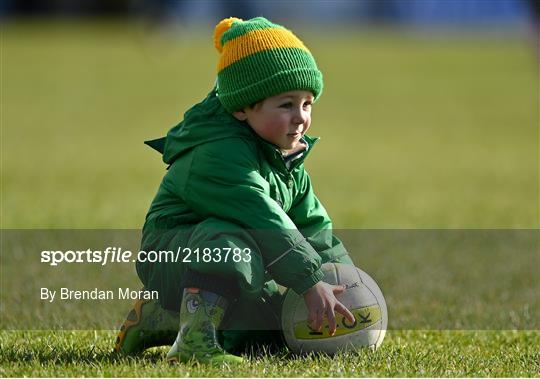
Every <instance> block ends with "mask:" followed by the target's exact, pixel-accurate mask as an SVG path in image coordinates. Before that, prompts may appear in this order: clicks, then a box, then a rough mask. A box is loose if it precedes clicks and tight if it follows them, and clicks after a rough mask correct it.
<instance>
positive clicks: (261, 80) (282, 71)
mask: <svg viewBox="0 0 540 379" xmlns="http://www.w3.org/2000/svg"><path fill="white" fill-rule="evenodd" d="M214 45H215V47H216V49H217V50H218V51H219V53H220V57H219V62H218V67H217V71H218V75H217V95H218V98H219V100H220V101H221V104H222V105H223V107H224V108H225V109H226V110H227V111H228V112H230V113H232V112H235V111H237V110H240V109H242V108H243V107H245V106H248V105H251V104H254V103H256V102H258V101H261V100H263V99H265V98H267V97H271V96H274V95H277V94H280V93H282V92H288V91H294V90H306V91H311V92H312V93H313V96H314V97H315V100H316V99H317V98H318V97H319V96H320V94H321V92H322V89H323V80H322V74H321V72H320V71H319V70H318V68H317V64H316V63H315V59H313V56H312V55H311V53H310V52H309V50H308V49H307V47H306V46H305V45H304V44H303V43H302V41H300V40H299V39H298V37H296V36H295V35H294V34H293V33H292V32H291V31H289V30H287V29H285V28H284V27H282V26H280V25H276V24H273V23H271V22H270V21H268V20H267V19H265V18H264V17H256V18H252V19H250V20H247V21H243V20H241V19H239V18H235V17H231V18H226V19H224V20H222V21H221V22H220V23H219V24H217V25H216V28H215V31H214Z"/></svg>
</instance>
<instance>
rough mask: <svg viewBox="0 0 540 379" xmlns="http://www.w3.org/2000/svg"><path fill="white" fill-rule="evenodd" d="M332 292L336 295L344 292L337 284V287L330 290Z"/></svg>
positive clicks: (343, 288)
mask: <svg viewBox="0 0 540 379" xmlns="http://www.w3.org/2000/svg"><path fill="white" fill-rule="evenodd" d="M332 291H333V292H334V294H337V293H342V292H343V291H345V286H343V285H341V284H339V285H336V286H334V287H333V288H332Z"/></svg>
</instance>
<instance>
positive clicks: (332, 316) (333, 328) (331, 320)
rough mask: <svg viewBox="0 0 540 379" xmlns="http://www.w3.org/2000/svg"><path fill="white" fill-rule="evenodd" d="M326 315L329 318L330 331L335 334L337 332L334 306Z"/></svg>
mask: <svg viewBox="0 0 540 379" xmlns="http://www.w3.org/2000/svg"><path fill="white" fill-rule="evenodd" d="M326 317H327V318H328V333H329V334H330V335H331V336H333V335H334V334H335V333H336V315H335V314H334V310H333V309H332V308H328V310H327V311H326Z"/></svg>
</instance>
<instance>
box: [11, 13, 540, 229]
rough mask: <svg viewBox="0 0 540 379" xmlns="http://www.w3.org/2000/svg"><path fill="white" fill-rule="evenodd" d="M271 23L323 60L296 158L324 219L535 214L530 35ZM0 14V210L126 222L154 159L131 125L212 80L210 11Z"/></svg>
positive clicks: (25, 221)
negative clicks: (202, 18) (175, 15)
mask: <svg viewBox="0 0 540 379" xmlns="http://www.w3.org/2000/svg"><path fill="white" fill-rule="evenodd" d="M286 26H288V27H290V28H292V29H294V30H295V32H296V33H297V34H298V35H299V36H300V37H301V38H302V39H303V40H304V41H305V43H306V44H307V45H308V46H309V47H310V49H311V50H312V52H313V54H314V55H315V57H316V58H317V61H318V64H319V66H320V68H321V70H322V71H323V73H324V77H325V91H324V94H323V96H322V97H321V99H320V101H319V102H318V103H317V104H316V106H315V107H314V111H313V112H314V114H313V122H312V129H311V134H312V135H317V136H321V137H322V139H321V142H320V143H319V144H318V145H317V147H316V149H315V150H314V152H313V154H312V155H310V158H309V159H308V161H307V163H306V167H307V169H308V171H309V172H310V174H311V176H312V179H313V182H314V184H315V190H316V193H317V194H318V196H319V197H320V199H321V200H322V201H323V203H324V205H325V206H326V208H327V210H328V211H329V213H330V215H331V217H332V218H333V220H334V225H335V227H337V228H538V227H539V224H540V222H539V164H538V158H539V155H538V153H539V150H538V144H539V135H538V112H539V100H538V85H539V81H538V72H537V67H538V61H537V59H536V57H535V52H534V50H533V41H532V40H527V39H526V38H520V37H519V36H518V35H515V34H509V35H505V34H501V35H499V36H494V35H489V34H480V33H477V34H468V33H456V32H454V33H446V34H444V33H442V34H441V33H439V34H435V33H419V32H416V33H413V32H406V31H403V30H399V29H383V28H369V29H367V28H364V29H360V28H353V27H343V28H336V27H331V28H316V27H313V25H312V27H311V28H309V27H306V26H304V27H294V25H286ZM1 27H2V65H1V70H2V71H1V75H2V89H1V90H2V93H1V95H2V101H1V103H2V109H1V110H2V227H3V228H47V227H54V228H139V227H141V226H142V224H143V222H144V216H145V214H146V211H147V209H148V206H149V204H150V201H151V200H152V198H153V196H154V194H155V192H156V190H157V187H158V185H159V182H160V180H161V177H162V176H163V174H164V172H165V165H164V164H163V163H162V162H161V161H160V156H159V154H157V153H155V152H153V151H152V150H151V149H149V148H148V147H146V146H144V145H143V143H142V142H143V141H144V140H146V139H152V138H157V137H160V136H163V135H164V134H165V133H166V132H167V130H168V129H169V128H170V127H171V126H173V125H174V124H176V123H177V122H178V121H180V120H181V119H182V114H183V112H184V111H185V110H186V109H187V108H188V107H190V106H191V105H192V104H194V103H195V102H198V101H200V100H201V99H202V98H203V97H204V96H205V95H206V93H207V92H208V91H209V90H210V89H211V87H212V85H213V83H214V80H215V73H216V69H215V67H216V64H217V58H218V56H217V52H216V51H215V49H214V47H213V45H212V40H211V37H212V32H213V30H212V28H211V27H208V28H205V27H202V26H198V27H190V28H187V27H180V26H175V27H171V26H169V27H165V26H159V25H151V24H149V23H146V22H141V21H137V20H136V19H135V20H134V19H131V20H130V21H129V19H128V21H125V20H124V21H114V20H108V21H104V20H100V19H72V20H69V19H67V20H66V19H63V20H54V19H53V20H50V19H49V20H45V19H42V20H40V21H36V20H32V19H30V20H28V19H24V20H17V19H15V20H14V19H10V20H5V22H3V24H2V25H1ZM521 37H523V36H521Z"/></svg>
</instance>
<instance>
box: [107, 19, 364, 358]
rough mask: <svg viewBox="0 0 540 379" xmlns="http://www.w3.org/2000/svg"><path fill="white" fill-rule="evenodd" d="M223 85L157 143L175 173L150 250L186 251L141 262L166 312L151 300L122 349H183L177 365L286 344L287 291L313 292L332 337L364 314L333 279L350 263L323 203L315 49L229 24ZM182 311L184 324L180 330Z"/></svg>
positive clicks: (162, 195)
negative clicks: (339, 266)
mask: <svg viewBox="0 0 540 379" xmlns="http://www.w3.org/2000/svg"><path fill="white" fill-rule="evenodd" d="M214 44H215V46H216V48H217V50H218V51H219V53H220V59H219V63H218V68H217V71H218V73H217V84H216V86H215V88H214V89H213V90H212V91H211V92H210V93H209V95H208V96H207V97H206V99H204V100H203V101H202V102H201V103H199V104H196V105H195V106H193V107H192V108H191V109H189V110H188V111H187V112H186V113H185V115H184V120H183V121H182V122H181V123H180V124H178V125H177V126H175V127H174V128H172V129H171V130H170V131H169V133H168V134H167V136H166V137H165V138H162V139H159V140H154V141H149V142H147V143H148V144H149V145H150V146H152V147H154V148H155V149H156V150H158V151H160V152H161V153H162V154H163V160H164V162H165V163H167V164H168V165H169V167H168V171H167V173H166V175H165V177H164V178H163V181H162V183H161V185H160V187H159V190H158V192H157V195H156V197H155V198H154V200H153V202H152V205H151V207H150V210H149V212H148V215H147V216H146V222H145V225H144V228H143V239H142V250H145V251H148V250H154V251H159V250H171V251H180V252H181V253H180V257H179V258H178V257H177V258H178V259H176V260H175V261H174V262H171V261H166V262H165V261H161V262H153V263H150V262H142V261H139V262H137V273H138V275H139V277H140V279H141V281H142V282H143V284H144V286H145V288H146V289H147V290H157V291H158V293H159V304H158V303H157V302H152V301H146V302H144V301H139V302H137V303H136V305H135V307H134V309H133V310H132V311H131V312H130V315H128V319H127V320H126V322H125V323H124V325H123V326H122V329H121V331H120V334H119V336H118V338H117V342H116V346H115V348H116V350H117V351H120V352H124V353H133V352H137V351H140V350H142V349H144V348H147V347H150V346H156V345H158V344H162V343H171V342H172V339H173V338H171V334H170V333H166V332H165V333H164V332H163V331H167V330H171V329H175V331H177V332H178V335H177V336H176V340H175V341H174V345H173V346H172V348H171V349H170V351H169V353H168V354H167V359H168V360H170V361H181V362H187V361H188V360H190V359H195V360H197V361H199V362H205V363H219V362H242V360H243V358H241V357H239V356H236V355H233V354H234V353H238V352H241V351H242V349H243V348H245V347H246V345H249V344H252V343H267V342H276V341H278V340H279V338H280V337H279V336H280V333H279V325H280V324H279V315H280V312H281V310H280V306H281V303H280V300H281V295H280V292H279V291H278V286H277V283H279V284H280V285H282V286H284V287H287V288H291V289H292V290H294V291H295V292H297V293H298V294H302V295H303V296H304V299H305V302H306V305H307V308H308V311H309V324H310V327H311V328H312V329H314V330H320V328H321V327H322V324H323V318H327V320H328V324H329V329H330V333H333V332H334V331H335V328H336V321H335V312H339V313H341V314H342V315H344V316H345V317H346V318H347V319H348V320H349V321H350V322H353V321H354V317H353V315H352V314H351V313H350V312H349V310H347V309H346V307H344V306H343V305H342V304H341V303H340V302H339V301H338V300H337V299H336V297H335V294H337V293H339V292H341V291H343V290H344V288H342V287H341V286H332V285H330V284H327V283H324V282H322V281H321V279H322V277H323V273H322V271H321V264H322V263H325V262H341V263H347V264H352V261H351V260H350V258H349V256H348V253H347V251H346V250H345V248H344V247H343V245H342V243H341V241H340V240H339V239H338V238H336V237H335V236H334V235H333V234H332V223H331V220H330V218H329V217H328V215H327V213H326V211H325V209H324V208H323V206H322V205H321V203H320V202H319V200H318V199H317V197H316V196H315V194H314V192H313V188H312V185H311V182H310V178H309V176H308V174H307V172H306V171H305V169H304V165H303V163H304V160H305V159H306V158H307V156H308V155H309V154H310V153H311V150H312V149H313V146H314V145H315V143H316V142H317V139H316V138H311V137H309V136H308V135H307V134H306V132H307V131H308V129H309V127H310V125H311V108H312V104H313V103H314V102H315V101H316V100H317V99H318V98H319V96H320V95H321V91H322V89H323V80H322V74H321V72H320V71H319V70H318V68H317V65H316V63H315V60H314V59H313V56H312V55H311V53H310V51H309V50H308V49H307V48H306V46H305V45H304V44H303V43H302V41H300V40H299V39H298V38H297V37H296V36H295V35H294V34H293V33H292V32H290V31H289V30H287V29H285V28H283V27H282V26H279V25H276V24H273V23H271V22H270V21H268V20H266V19H265V18H262V17H257V18H253V19H251V20H247V21H243V20H240V19H237V18H228V19H225V20H222V21H221V22H220V23H219V24H218V25H217V26H216V28H215V32H214ZM178 312H179V313H180V315H179V322H180V325H179V327H178V318H177V317H178Z"/></svg>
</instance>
